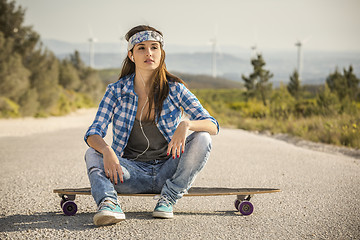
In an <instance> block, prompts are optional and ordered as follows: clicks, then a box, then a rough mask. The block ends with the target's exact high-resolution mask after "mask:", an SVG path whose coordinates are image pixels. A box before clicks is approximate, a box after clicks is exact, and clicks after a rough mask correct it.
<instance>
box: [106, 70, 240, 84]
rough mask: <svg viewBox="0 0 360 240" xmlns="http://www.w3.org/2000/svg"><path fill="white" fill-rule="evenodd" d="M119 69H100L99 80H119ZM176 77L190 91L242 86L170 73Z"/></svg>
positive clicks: (219, 79) (234, 82) (210, 78)
mask: <svg viewBox="0 0 360 240" xmlns="http://www.w3.org/2000/svg"><path fill="white" fill-rule="evenodd" d="M119 73H120V69H118V68H111V69H101V70H99V75H100V78H101V79H102V80H103V82H104V83H105V84H106V85H108V84H110V83H113V82H116V81H117V80H118V79H119ZM172 73H173V74H174V75H176V76H178V77H179V78H181V79H182V80H184V82H185V83H186V84H187V85H188V87H189V88H190V89H211V88H215V89H227V88H242V84H241V83H239V82H236V81H232V80H229V79H226V78H222V77H218V78H213V77H211V76H208V75H195V74H184V73H177V72H172Z"/></svg>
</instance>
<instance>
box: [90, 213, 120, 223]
mask: <svg viewBox="0 0 360 240" xmlns="http://www.w3.org/2000/svg"><path fill="white" fill-rule="evenodd" d="M93 220H94V224H95V225H96V226H105V225H111V224H115V223H118V222H121V221H124V220H125V214H113V213H111V212H107V211H102V212H100V213H97V214H96V215H95V216H94V219H93Z"/></svg>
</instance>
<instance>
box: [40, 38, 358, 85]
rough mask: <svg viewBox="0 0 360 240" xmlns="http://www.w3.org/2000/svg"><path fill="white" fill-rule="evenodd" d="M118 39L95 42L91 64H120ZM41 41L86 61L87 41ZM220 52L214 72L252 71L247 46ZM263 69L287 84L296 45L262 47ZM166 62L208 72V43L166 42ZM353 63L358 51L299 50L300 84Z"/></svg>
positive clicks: (237, 74) (236, 75)
mask: <svg viewBox="0 0 360 240" xmlns="http://www.w3.org/2000/svg"><path fill="white" fill-rule="evenodd" d="M124 44H125V43H123V45H121V44H120V42H119V43H100V42H98V43H96V44H95V68H97V69H109V68H120V67H121V63H122V61H123V59H124V58H125V56H126V53H125V52H121V49H122V48H124V47H125V46H124ZM44 45H45V46H47V47H48V48H49V49H50V50H51V51H53V52H54V53H55V54H56V56H57V57H59V58H65V57H68V56H69V55H70V54H71V53H73V52H74V51H75V49H76V50H78V51H79V52H80V55H81V58H82V59H83V61H84V62H85V64H88V63H89V44H88V43H86V42H84V43H67V42H62V41H57V40H46V39H45V40H44ZM221 49H222V52H221V53H220V52H219V53H218V54H217V56H216V59H217V64H216V65H217V68H216V70H217V75H218V76H221V77H222V78H225V79H230V80H233V81H238V82H243V81H242V78H241V75H242V74H244V75H249V74H250V73H251V72H252V66H251V63H250V62H251V60H250V55H251V50H250V49H241V48H239V47H236V46H226V45H225V46H221ZM262 54H263V57H264V60H265V62H266V66H265V69H267V70H270V71H271V72H272V73H273V74H274V77H273V78H272V79H271V82H273V84H274V86H278V85H279V84H280V83H281V82H282V83H285V84H287V83H288V81H289V79H290V75H291V74H292V73H293V71H294V70H295V68H296V66H297V49H296V48H295V47H294V50H293V51H275V50H263V51H262ZM166 65H167V68H168V70H169V71H172V72H173V71H174V72H181V73H187V74H191V75H211V73H212V53H211V47H210V46H171V45H166ZM349 65H353V67H354V72H355V74H356V75H357V76H359V75H360V54H359V53H358V52H320V51H308V50H307V49H306V48H304V52H303V74H302V75H303V79H302V82H303V83H304V84H323V83H324V82H325V79H326V77H327V76H328V75H329V74H330V73H331V72H334V70H335V69H336V68H338V69H339V70H340V71H342V69H343V68H348V67H349Z"/></svg>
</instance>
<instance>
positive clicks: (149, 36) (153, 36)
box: [127, 31, 164, 51]
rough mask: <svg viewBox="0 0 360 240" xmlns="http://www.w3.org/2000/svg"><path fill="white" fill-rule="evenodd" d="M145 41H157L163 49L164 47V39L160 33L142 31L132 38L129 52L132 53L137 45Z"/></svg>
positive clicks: (128, 48)
mask: <svg viewBox="0 0 360 240" xmlns="http://www.w3.org/2000/svg"><path fill="white" fill-rule="evenodd" d="M144 41H156V42H159V43H160V44H161V46H162V47H163V46H164V38H163V36H161V35H160V33H158V32H156V31H142V32H138V33H135V34H134V35H132V36H131V38H130V39H129V43H128V47H127V50H128V51H130V50H131V49H133V47H134V46H135V45H136V44H138V43H141V42H144Z"/></svg>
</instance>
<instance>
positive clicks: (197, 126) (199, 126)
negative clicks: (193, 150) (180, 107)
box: [181, 120, 218, 135]
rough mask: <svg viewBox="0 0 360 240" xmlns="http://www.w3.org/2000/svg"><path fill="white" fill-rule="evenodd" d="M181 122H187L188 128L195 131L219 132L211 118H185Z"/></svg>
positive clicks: (212, 133) (213, 133)
mask: <svg viewBox="0 0 360 240" xmlns="http://www.w3.org/2000/svg"><path fill="white" fill-rule="evenodd" d="M181 123H183V124H187V126H188V129H189V130H191V131H194V132H201V131H203V132H208V133H209V134H211V135H215V134H217V132H218V130H217V127H216V125H215V124H214V123H213V122H212V121H210V120H184V121H182V122H181Z"/></svg>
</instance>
